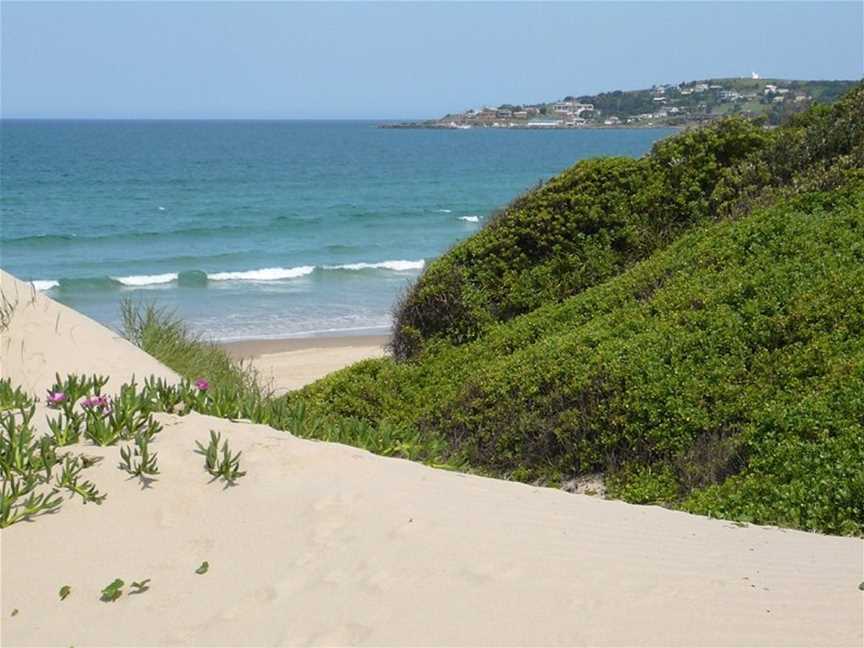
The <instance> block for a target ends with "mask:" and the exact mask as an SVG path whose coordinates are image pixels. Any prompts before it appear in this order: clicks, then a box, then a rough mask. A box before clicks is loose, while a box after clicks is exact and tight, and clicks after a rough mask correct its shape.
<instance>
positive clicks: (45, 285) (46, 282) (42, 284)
mask: <svg viewBox="0 0 864 648" xmlns="http://www.w3.org/2000/svg"><path fill="white" fill-rule="evenodd" d="M30 283H32V284H33V287H34V288H35V289H36V290H51V289H52V288H56V287H57V286H59V285H60V282H59V281H53V280H51V279H35V280H33V281H31V282H30Z"/></svg>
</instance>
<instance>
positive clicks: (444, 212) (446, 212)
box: [435, 209, 453, 214]
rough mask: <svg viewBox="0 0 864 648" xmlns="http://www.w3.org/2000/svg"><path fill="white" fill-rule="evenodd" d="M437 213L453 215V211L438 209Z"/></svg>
mask: <svg viewBox="0 0 864 648" xmlns="http://www.w3.org/2000/svg"><path fill="white" fill-rule="evenodd" d="M435 211H436V212H438V213H439V214H452V213H453V210H452V209H436V210H435Z"/></svg>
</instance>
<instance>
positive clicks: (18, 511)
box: [0, 474, 63, 528]
mask: <svg viewBox="0 0 864 648" xmlns="http://www.w3.org/2000/svg"><path fill="white" fill-rule="evenodd" d="M40 484H41V482H40V481H39V480H38V479H37V478H36V476H35V475H33V474H31V475H28V476H27V477H20V476H18V475H14V474H4V475H3V480H2V483H0V528H4V527H8V526H11V525H12V524H15V523H16V522H20V521H21V520H26V519H29V518H32V517H35V516H37V515H40V514H42V513H52V512H54V511H56V510H57V509H58V508H60V505H61V504H62V503H63V501H62V500H61V499H60V498H59V497H57V490H56V489H53V490H51V491H50V492H49V493H37V492H36V488H37V486H39V485H40Z"/></svg>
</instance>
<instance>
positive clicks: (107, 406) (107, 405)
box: [81, 396, 111, 414]
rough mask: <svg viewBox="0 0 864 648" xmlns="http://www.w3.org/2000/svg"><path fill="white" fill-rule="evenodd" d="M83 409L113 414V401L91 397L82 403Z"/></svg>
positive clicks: (102, 397)
mask: <svg viewBox="0 0 864 648" xmlns="http://www.w3.org/2000/svg"><path fill="white" fill-rule="evenodd" d="M81 407H83V408H84V409H87V410H96V409H98V410H100V411H101V413H102V414H110V413H111V401H110V400H109V399H108V397H107V396H90V397H89V398H85V399H84V400H83V401H81Z"/></svg>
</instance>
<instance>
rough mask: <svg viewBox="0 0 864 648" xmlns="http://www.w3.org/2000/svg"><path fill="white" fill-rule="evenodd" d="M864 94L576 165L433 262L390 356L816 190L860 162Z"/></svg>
mask: <svg viewBox="0 0 864 648" xmlns="http://www.w3.org/2000/svg"><path fill="white" fill-rule="evenodd" d="M862 124H864V90H862V88H861V87H860V86H859V87H858V88H857V89H856V90H854V91H852V92H850V93H849V94H848V95H847V96H846V97H845V98H844V99H843V100H842V101H841V102H839V103H838V104H836V105H835V106H833V107H832V108H825V107H821V106H820V107H818V108H815V109H813V110H811V111H808V112H807V113H804V114H802V115H798V116H796V117H795V118H794V119H793V120H792V121H791V122H790V123H789V124H788V125H787V126H785V127H783V128H781V129H778V130H776V131H773V132H769V131H765V130H763V129H762V128H760V127H758V126H756V125H754V124H752V123H750V122H747V121H746V120H743V119H740V118H729V119H724V120H721V121H719V122H715V123H714V124H712V125H710V126H708V127H705V128H700V129H696V130H692V131H687V132H684V133H681V134H679V135H677V136H675V137H671V138H668V139H666V140H663V141H660V142H658V143H657V144H656V145H655V146H654V148H653V149H652V151H651V152H650V154H648V155H647V156H645V157H644V158H642V159H640V160H630V159H622V158H609V159H597V160H588V161H584V162H580V163H578V164H576V165H575V166H573V167H571V168H570V169H568V170H566V171H564V172H563V173H562V174H560V175H559V176H557V177H556V178H554V179H553V180H551V181H550V182H548V183H547V184H545V185H543V186H542V187H541V188H539V189H536V190H534V191H532V192H529V193H528V194H526V195H525V196H522V197H520V198H519V199H518V200H516V201H514V203H512V204H511V205H510V206H509V207H508V208H507V209H505V210H504V211H503V212H502V213H501V214H500V215H498V216H497V217H495V218H493V219H491V220H490V222H489V223H488V225H487V226H486V227H484V228H483V229H482V230H481V231H480V232H478V233H477V234H476V235H475V236H473V237H471V238H470V239H467V240H466V241H463V242H462V243H460V244H458V245H456V246H455V247H454V248H453V249H451V250H450V251H449V252H448V253H446V254H445V255H443V256H442V257H440V258H439V259H437V260H435V261H434V262H432V263H430V264H429V266H428V267H427V269H426V271H425V272H424V273H423V275H421V277H420V278H419V279H418V281H417V282H416V283H415V284H414V286H413V287H412V288H411V289H410V290H409V291H408V292H407V293H406V295H405V296H404V297H403V299H402V300H401V302H400V303H399V304H398V305H397V308H396V312H395V325H394V337H393V343H392V346H393V352H394V355H395V357H396V358H397V359H400V360H404V359H408V358H414V357H417V356H418V355H419V354H420V353H421V351H422V350H423V348H424V347H425V346H426V345H428V344H429V343H430V342H431V341H433V340H435V339H444V340H446V341H448V342H450V343H453V344H463V343H465V342H468V341H470V340H474V339H476V338H478V337H480V336H481V335H482V334H483V333H484V332H485V331H486V330H487V329H488V328H489V327H490V326H491V325H492V324H493V323H495V322H501V321H507V320H509V319H511V318H513V317H515V316H518V315H520V314H524V313H528V312H530V311H532V310H534V309H535V308H538V307H540V306H542V305H543V304H547V303H550V302H556V301H561V300H563V299H566V298H568V297H570V296H572V295H575V294H578V293H579V292H581V291H582V290H585V289H586V288H589V287H591V286H595V285H598V284H600V283H602V282H603V281H605V280H607V279H609V278H611V277H613V276H615V275H617V274H619V273H620V272H622V271H623V270H624V269H626V268H628V267H630V266H632V265H633V264H634V263H636V262H637V261H639V260H642V259H645V258H647V257H648V256H650V255H651V254H652V253H653V252H655V251H657V250H659V249H661V248H662V247H664V246H665V245H667V244H668V243H670V242H671V241H673V240H674V239H675V238H677V237H678V236H679V235H680V234H681V233H682V232H684V231H686V230H688V229H690V228H692V227H694V226H698V225H699V224H701V223H704V222H707V221H711V220H718V219H720V218H723V217H729V216H739V215H742V214H744V213H747V212H748V211H749V210H750V209H752V208H753V207H755V206H760V205H761V206H765V205H768V204H771V202H774V201H776V200H777V199H778V197H780V196H781V195H782V194H783V192H784V191H785V190H789V189H790V188H791V190H792V191H795V190H808V191H809V190H821V189H828V188H831V187H835V186H838V185H839V184H842V183H843V182H845V180H846V176H845V174H844V173H843V170H844V169H846V170H849V169H856V168H857V169H860V167H861V166H864V147H862V138H864V126H862Z"/></svg>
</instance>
